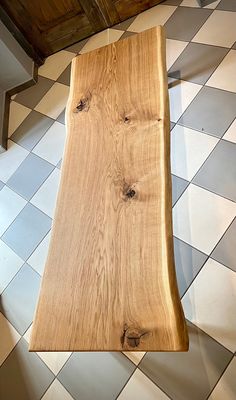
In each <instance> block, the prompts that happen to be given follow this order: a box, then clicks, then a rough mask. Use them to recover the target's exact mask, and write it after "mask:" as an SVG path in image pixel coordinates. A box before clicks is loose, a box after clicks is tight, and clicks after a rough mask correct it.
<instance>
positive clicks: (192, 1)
mask: <svg viewBox="0 0 236 400" xmlns="http://www.w3.org/2000/svg"><path fill="white" fill-rule="evenodd" d="M220 1H221V0H216V1H213V2H212V3H210V4H208V5H206V6H204V7H203V8H211V9H214V8H216V7H217V6H218V4H219V2H220ZM180 6H184V7H197V8H200V4H199V2H198V0H183V1H182V3H180Z"/></svg>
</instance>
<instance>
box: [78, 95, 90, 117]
mask: <svg viewBox="0 0 236 400" xmlns="http://www.w3.org/2000/svg"><path fill="white" fill-rule="evenodd" d="M91 97H92V96H91V93H88V95H86V96H85V97H83V98H81V99H80V101H79V103H78V105H77V106H76V108H75V110H74V112H76V113H77V112H81V111H86V112H87V111H88V110H89V107H90V100H91Z"/></svg>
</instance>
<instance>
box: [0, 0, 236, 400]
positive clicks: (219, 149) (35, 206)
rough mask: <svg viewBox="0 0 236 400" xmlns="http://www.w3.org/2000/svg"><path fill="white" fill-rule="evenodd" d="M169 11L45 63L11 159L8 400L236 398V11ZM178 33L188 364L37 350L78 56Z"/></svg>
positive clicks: (0, 233) (170, 51)
mask: <svg viewBox="0 0 236 400" xmlns="http://www.w3.org/2000/svg"><path fill="white" fill-rule="evenodd" d="M205 3H208V5H207V6H206V7H204V8H199V7H198V3H197V0H183V1H182V2H181V1H180V0H167V1H165V2H164V3H162V4H161V5H158V6H156V7H154V8H152V9H150V10H148V11H145V12H144V13H142V14H140V15H139V16H137V17H136V18H131V19H130V20H128V21H125V22H124V23H121V24H119V25H117V26H115V27H114V29H109V30H105V31H103V32H101V33H98V34H96V35H94V36H93V37H91V38H90V39H89V40H84V41H82V42H80V43H77V44H75V45H73V46H71V47H69V48H67V49H66V50H63V51H61V52H59V53H57V54H55V55H53V56H51V57H49V58H48V59H47V60H46V63H45V64H44V65H43V66H42V67H41V68H40V69H39V81H38V83H37V85H36V86H34V87H32V88H29V89H27V90H25V91H24V92H22V93H20V94H18V95H16V96H15V97H14V99H13V100H12V102H11V107H10V125H9V150H8V151H7V152H6V153H4V154H1V155H0V237H1V239H0V293H1V296H0V311H1V312H0V335H1V339H0V340H1V341H0V365H1V367H0V397H1V399H2V400H38V399H43V400H72V399H75V400H76V399H78V400H112V399H119V400H134V399H135V400H156V399H160V400H164V399H166V400H167V399H173V400H205V399H210V400H234V399H236V379H235V375H236V358H235V357H234V353H235V350H236V252H235V248H236V219H235V216H236V203H235V202H236V119H235V117H236V76H235V73H236V43H235V41H236V12H235V11H236V1H235V0H221V1H219V0H218V1H215V2H214V3H211V4H209V3H210V1H209V0H208V1H207V0H205ZM159 24H161V25H164V26H165V28H166V33H167V65H168V70H169V72H168V75H169V93H170V108H171V121H172V131H171V142H172V144H171V153H172V156H171V162H172V174H173V175H172V177H173V222H174V245H175V260H176V270H177V276H178V284H179V291H180V294H181V297H182V304H183V307H184V311H185V315H186V318H187V319H188V321H189V322H188V325H189V335H190V350H189V352H188V353H176V354H172V353H146V354H144V353H129V354H122V353H120V354H117V353H37V354H35V353H29V352H28V350H27V346H28V341H29V335H30V329H31V323H32V318H33V313H34V309H35V303H36V300H37V295H38V290H39V284H40V279H41V275H42V273H43V268H44V262H45V257H46V254H47V248H48V244H49V239H50V228H51V222H52V218H53V211H54V205H55V198H56V192H57V189H58V184H59V180H60V163H61V158H62V152H63V147H64V141H65V135H66V133H65V126H64V109H65V105H66V101H67V96H68V92H69V80H70V62H71V60H72V58H73V57H74V56H75V54H76V53H78V52H79V53H85V52H87V51H89V50H92V49H94V48H96V47H99V46H102V45H105V44H107V43H110V42H113V41H116V40H119V39H122V38H125V37H128V36H130V35H133V34H134V33H135V32H140V31H142V30H144V29H147V28H150V27H152V26H155V25H159Z"/></svg>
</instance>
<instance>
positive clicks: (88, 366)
mask: <svg viewBox="0 0 236 400" xmlns="http://www.w3.org/2000/svg"><path fill="white" fill-rule="evenodd" d="M98 365H99V368H97V366H98ZM134 369H135V366H134V364H133V363H132V362H131V361H129V360H128V358H127V357H125V356H124V355H123V354H122V353H109V352H101V353H99V352H98V353H93V352H90V353H87V352H84V353H74V354H73V355H72V356H71V357H70V359H69V360H68V362H67V363H66V365H65V367H64V368H62V370H61V372H60V373H59V375H58V379H59V381H60V382H61V383H62V384H63V385H64V386H65V388H66V389H67V390H68V392H69V393H70V394H71V395H72V396H73V397H74V398H75V399H76V400H80V399H81V398H82V399H83V400H92V399H94V398H96V399H97V400H112V399H114V400H115V399H116V397H117V395H118V394H119V392H120V391H121V389H122V388H123V386H124V385H125V384H126V382H127V381H128V379H129V377H130V375H131V374H132V372H133V371H134ZM91 376H92V377H93V378H92V380H93V383H92V384H91ZM81 382H83V385H81V384H80V383H81Z"/></svg>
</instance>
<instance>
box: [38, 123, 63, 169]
mask: <svg viewBox="0 0 236 400" xmlns="http://www.w3.org/2000/svg"><path fill="white" fill-rule="evenodd" d="M65 138H66V128H65V125H63V124H61V123H60V122H57V121H55V122H54V123H53V124H52V126H51V127H50V128H49V129H48V131H47V132H46V134H45V135H44V136H43V137H42V139H41V140H40V142H39V143H38V144H37V145H36V146H35V147H34V149H33V150H32V152H33V153H34V154H37V155H38V156H39V157H42V158H44V160H46V161H48V162H50V163H51V164H53V165H57V164H58V162H59V161H60V159H61V158H62V154H63V150H64V144H65Z"/></svg>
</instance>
